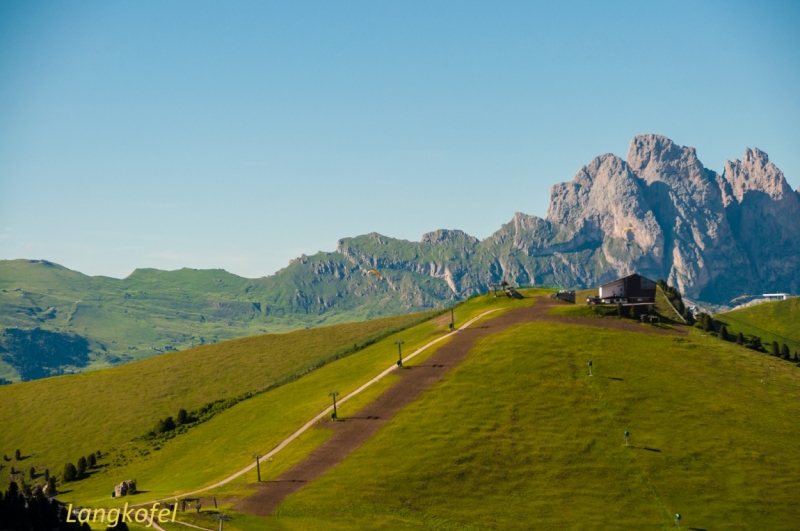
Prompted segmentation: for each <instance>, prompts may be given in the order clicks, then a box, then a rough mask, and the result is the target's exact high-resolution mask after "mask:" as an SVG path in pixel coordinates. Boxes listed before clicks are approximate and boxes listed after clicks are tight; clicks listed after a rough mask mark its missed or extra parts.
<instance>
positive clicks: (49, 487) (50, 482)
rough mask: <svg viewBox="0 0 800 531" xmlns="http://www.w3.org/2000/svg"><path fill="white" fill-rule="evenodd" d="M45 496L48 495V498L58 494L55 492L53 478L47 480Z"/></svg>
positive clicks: (54, 480) (54, 479)
mask: <svg viewBox="0 0 800 531" xmlns="http://www.w3.org/2000/svg"><path fill="white" fill-rule="evenodd" d="M47 494H49V495H50V496H54V495H56V494H58V491H56V478H55V477H51V478H50V479H48V480H47Z"/></svg>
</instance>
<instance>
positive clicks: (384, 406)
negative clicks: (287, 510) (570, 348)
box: [234, 298, 676, 516]
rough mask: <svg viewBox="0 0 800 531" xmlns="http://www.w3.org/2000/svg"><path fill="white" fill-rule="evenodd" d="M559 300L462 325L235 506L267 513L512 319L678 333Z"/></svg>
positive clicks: (512, 322) (323, 423) (322, 423)
mask: <svg viewBox="0 0 800 531" xmlns="http://www.w3.org/2000/svg"><path fill="white" fill-rule="evenodd" d="M558 304H561V303H560V302H557V301H553V300H552V299H547V298H542V299H541V300H539V301H537V303H536V304H535V305H533V306H531V307H529V308H520V309H517V310H512V311H509V312H507V313H504V314H502V315H500V316H499V317H496V318H494V319H491V320H489V321H486V322H484V323H482V324H480V325H477V326H475V327H474V328H467V329H462V330H461V332H460V333H459V334H457V335H455V337H453V339H452V340H451V341H450V342H449V343H447V344H446V345H444V346H442V347H440V348H439V350H438V351H436V353H434V354H433V355H432V356H431V357H430V358H429V359H428V361H427V362H425V363H424V364H423V365H417V366H415V367H411V368H405V369H398V370H397V374H399V375H400V376H401V379H400V381H398V382H397V383H396V384H394V385H393V386H392V387H390V388H389V389H387V390H386V391H385V392H384V393H383V394H382V395H381V396H379V397H378V398H377V399H376V400H374V401H373V402H372V403H370V404H369V405H367V406H366V407H365V408H364V409H362V410H361V411H360V412H358V416H357V417H350V418H347V419H344V420H343V421H339V422H333V421H331V420H328V419H326V420H321V421H320V422H319V423H318V424H317V425H319V426H324V427H325V428H333V429H334V430H336V431H335V433H334V434H333V435H332V436H331V438H330V439H328V440H327V441H326V442H325V443H323V444H322V446H320V447H319V448H317V449H316V450H315V451H313V452H312V453H311V454H310V455H309V456H308V457H307V458H306V459H304V460H303V461H301V462H300V463H298V464H297V465H295V466H294V467H292V468H291V469H289V470H287V471H286V472H284V473H283V474H282V475H281V476H280V477H278V479H276V480H274V481H269V482H264V483H260V484H256V485H254V486H255V487H256V488H257V489H258V492H256V493H255V494H253V495H251V496H249V497H247V498H245V499H243V500H242V501H240V502H239V503H238V504H236V505H235V506H234V510H236V511H242V512H247V513H251V514H257V515H260V516H269V515H271V514H272V513H273V512H275V509H277V507H278V505H280V503H281V502H282V501H283V500H284V499H286V498H287V497H288V496H289V495H290V494H293V493H295V492H297V491H299V490H300V489H302V488H303V487H304V486H305V485H307V484H308V483H309V482H311V481H313V480H314V479H316V478H318V477H319V476H321V475H322V474H324V473H325V472H327V471H328V470H330V469H331V468H333V467H334V466H336V465H337V464H338V463H340V462H341V461H342V460H343V459H344V458H345V457H347V456H348V455H349V454H350V453H351V452H353V451H354V450H355V449H357V448H358V447H359V446H361V445H362V444H363V443H364V442H366V441H367V440H368V439H369V438H370V437H372V436H373V435H374V434H375V432H377V431H378V429H379V428H380V427H381V426H382V425H383V424H385V423H386V422H387V421H388V420H389V419H391V418H392V417H393V416H394V415H395V413H397V412H398V411H399V410H400V409H402V408H403V407H405V406H407V405H408V404H410V403H411V402H413V401H414V400H415V399H416V398H418V397H419V396H420V395H421V394H422V392H423V391H425V390H426V389H428V388H429V387H431V386H432V385H433V384H434V383H436V382H438V381H440V380H441V379H442V378H443V377H444V375H445V374H446V373H447V371H448V370H449V369H450V368H451V367H453V366H455V365H457V364H458V363H459V362H460V361H461V360H463V359H464V358H465V357H466V356H467V354H469V352H470V350H471V349H472V347H473V346H474V345H475V342H476V341H477V340H478V339H480V338H482V337H485V336H487V335H489V334H495V333H497V332H500V331H502V330H505V329H507V328H508V327H510V326H513V325H516V324H520V323H525V322H535V321H540V322H554V323H568V324H581V325H588V326H596V327H599V328H612V329H616V330H625V331H631V332H640V333H642V332H644V333H655V334H676V332H675V331H672V330H664V329H659V328H655V327H650V326H643V325H640V324H638V323H635V322H629V321H624V320H618V319H592V318H581V317H567V316H558V315H548V314H547V312H548V311H549V310H550V309H551V308H553V307H554V306H555V305H558Z"/></svg>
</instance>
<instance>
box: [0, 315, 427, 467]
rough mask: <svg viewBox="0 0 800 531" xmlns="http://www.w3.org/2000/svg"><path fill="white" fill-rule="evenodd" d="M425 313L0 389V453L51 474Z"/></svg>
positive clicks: (301, 370) (308, 367)
mask: <svg viewBox="0 0 800 531" xmlns="http://www.w3.org/2000/svg"><path fill="white" fill-rule="evenodd" d="M430 315H431V314H412V315H403V316H397V317H387V318H383V319H376V320H372V321H365V322H361V323H348V324H341V325H336V326H329V327H319V328H312V329H310V330H299V331H295V332H289V333H283V334H264V335H260V336H255V337H248V338H240V339H234V340H230V341H225V342H222V343H218V344H215V345H205V346H199V347H195V348H192V349H189V350H186V351H183V352H171V353H166V354H163V355H161V356H157V357H154V358H149V359H146V360H141V361H138V362H134V363H129V364H126V365H123V366H120V367H114V368H111V369H107V370H104V371H93V372H87V373H83V374H76V375H65V376H58V377H53V378H46V379H41V380H35V381H31V382H22V383H18V384H14V385H6V386H0V425H2V426H4V429H2V430H0V455H2V454H7V455H9V456H11V455H13V454H14V451H15V450H16V449H17V448H19V449H21V451H22V454H23V455H30V456H31V457H30V459H27V460H25V461H23V462H22V463H20V464H19V465H17V467H16V468H17V469H19V468H20V467H21V466H22V465H24V467H25V470H27V469H28V468H30V467H31V466H35V467H36V468H37V469H38V470H44V469H45V468H49V469H50V470H51V471H52V472H54V473H56V472H58V473H60V472H61V470H62V468H63V466H64V463H66V462H67V461H72V462H73V463H74V462H76V461H77V459H78V458H79V457H80V456H83V455H86V454H88V453H91V452H95V451H97V450H101V451H103V452H107V451H109V450H111V449H112V448H115V447H117V446H119V445H123V444H126V443H129V442H130V441H131V439H133V438H136V437H139V436H142V435H145V434H146V433H147V432H148V431H149V430H151V429H153V428H154V427H155V426H156V423H157V421H158V420H159V419H161V418H165V417H167V416H176V415H177V413H178V411H179V409H186V410H187V411H192V410H196V409H199V408H201V407H203V406H204V405H206V404H209V403H211V402H214V401H217V400H222V399H233V398H236V397H241V396H242V395H244V394H246V393H249V392H257V391H260V390H263V389H265V388H268V387H269V386H271V385H274V384H280V383H282V382H287V381H291V380H293V379H294V378H296V377H299V376H301V375H303V374H306V373H309V374H310V373H312V371H313V370H314V369H315V367H319V366H321V365H322V364H324V363H325V362H329V361H331V358H333V357H336V356H345V355H348V354H351V353H352V352H354V351H356V350H358V349H362V348H363V347H365V346H368V345H369V344H371V343H372V342H374V341H376V340H378V339H380V338H381V337H383V336H386V335H387V334H391V333H394V332H397V331H398V330H402V329H404V328H407V327H408V326H410V325H413V324H415V323H418V322H420V321H421V320H427V319H428V318H429V317H430ZM317 370H319V369H317ZM267 394H268V393H267ZM196 429H198V428H192V430H196ZM190 431H191V430H190ZM11 464H13V463H10V464H9V467H7V468H5V469H4V470H2V471H0V478H3V479H5V480H8V473H9V472H10V465H11Z"/></svg>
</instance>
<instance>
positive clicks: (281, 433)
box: [0, 297, 533, 504]
mask: <svg viewBox="0 0 800 531" xmlns="http://www.w3.org/2000/svg"><path fill="white" fill-rule="evenodd" d="M531 303H533V299H526V300H524V301H512V300H509V299H505V298H501V299H493V298H491V297H488V298H487V297H481V298H476V299H472V300H470V301H468V302H467V303H465V304H463V305H461V306H459V307H458V308H457V309H456V311H455V318H456V322H457V323H460V322H463V321H464V320H466V319H468V318H470V317H471V316H473V315H476V314H477V313H480V312H482V311H485V310H486V309H489V308H503V307H509V306H512V305H513V306H520V305H524V304H531ZM390 319H391V320H399V319H401V318H390ZM375 322H376V321H372V322H371V323H375ZM448 322H449V315H443V316H440V317H438V318H436V319H433V320H432V321H428V322H426V323H423V324H421V325H417V326H415V327H413V328H411V329H408V330H405V331H404V332H402V333H399V334H395V335H394V336H390V337H388V338H386V339H384V340H382V341H380V342H378V343H377V344H375V345H372V346H371V347H368V348H366V349H363V350H361V351H359V352H357V353H355V354H352V355H350V356H348V357H346V358H344V359H342V360H339V361H336V362H333V363H330V364H328V365H326V366H324V367H322V368H320V369H317V370H316V371H314V372H311V373H310V374H308V375H306V376H304V377H303V378H302V379H300V380H297V381H294V382H292V383H289V384H286V385H284V386H282V387H279V388H277V389H274V390H271V391H269V392H266V393H263V394H261V395H258V396H256V397H254V398H251V399H249V400H246V401H244V402H240V403H239V404H237V405H236V406H234V407H233V408H231V409H228V410H226V411H225V412H223V413H221V414H219V415H217V416H216V417H214V418H213V419H211V420H210V421H208V422H206V423H204V424H201V425H200V426H197V427H195V428H192V429H191V430H190V431H189V432H188V433H186V434H182V435H179V436H178V437H176V438H174V439H172V440H170V441H168V442H166V443H163V442H160V443H155V444H154V443H151V442H145V441H137V442H132V443H127V444H120V442H126V441H128V440H129V439H130V437H131V436H132V435H139V434H140V433H142V431H143V430H144V429H149V428H150V427H151V424H152V422H153V421H154V420H155V418H158V417H159V416H163V415H165V414H167V413H169V414H174V413H175V411H174V410H176V408H177V407H181V406H180V405H179V403H180V402H186V401H187V400H186V399H188V397H190V396H193V395H194V396H197V397H199V398H200V399H201V401H202V402H206V401H208V399H209V398H210V396H209V393H208V392H205V390H204V388H203V387H202V386H199V385H198V386H195V385H185V386H182V387H180V388H176V387H173V385H176V384H178V385H180V381H181V379H180V378H170V381H169V382H165V385H164V387H159V388H158V389H156V390H154V391H152V392H151V393H150V397H149V398H148V400H136V398H135V393H134V395H130V394H125V393H122V394H121V395H119V396H122V397H123V398H122V402H121V403H120V404H119V406H115V405H114V404H113V402H112V403H111V407H109V406H107V405H106V406H104V407H99V406H98V407H97V408H95V409H94V414H93V416H92V418H91V419H84V418H83V416H84V415H85V412H86V411H87V409H85V408H81V407H79V406H78V405H77V404H78V403H80V400H78V401H76V402H73V404H72V409H73V410H75V411H76V415H77V416H78V417H79V420H78V421H77V422H75V423H69V424H67V425H66V426H64V427H61V428H60V431H59V432H58V434H57V437H54V438H53V440H54V441H60V442H61V443H64V442H65V441H66V442H68V444H66V445H64V446H66V447H68V448H61V447H59V448H55V447H52V446H48V449H47V451H37V450H34V453H35V455H34V457H33V458H31V459H30V460H27V461H25V462H23V465H24V466H25V467H26V468H28V467H30V466H31V465H30V464H31V463H33V464H37V467H39V468H44V466H45V465H47V466H50V467H51V470H55V471H60V469H61V466H63V462H64V461H65V460H66V459H70V460H72V461H75V460H76V459H77V457H79V456H80V455H82V454H84V453H86V452H88V451H92V450H95V449H96V448H97V447H100V448H101V449H103V450H108V449H109V447H108V446H104V441H108V437H109V433H114V437H115V440H116V441H118V445H117V446H116V447H114V448H113V450H112V451H111V454H110V455H109V456H108V457H105V458H104V459H103V460H102V461H101V463H102V464H106V465H109V466H107V467H105V468H103V469H101V470H100V471H98V472H97V473H95V474H94V475H93V476H92V477H91V478H89V479H85V480H82V481H80V482H77V483H74V484H70V485H69V486H68V490H70V489H71V490H70V491H69V492H66V493H64V495H62V496H60V499H63V500H64V501H67V502H70V501H76V502H80V503H96V504H107V503H108V501H107V500H108V491H109V488H110V487H111V486H113V485H114V484H116V483H118V482H119V481H121V480H122V479H126V478H136V479H137V480H138V481H139V484H140V488H142V489H144V490H146V491H148V492H147V493H146V494H143V495H141V496H140V497H138V498H137V497H134V498H131V501H135V500H136V499H152V498H153V497H156V496H162V495H171V494H173V493H175V492H177V491H186V490H189V489H193V488H197V487H200V486H203V485H205V484H208V483H211V482H213V481H216V480H219V479H222V478H224V477H226V476H227V475H229V474H230V473H232V472H233V471H235V470H237V469H239V468H242V467H243V466H245V465H247V464H249V462H250V461H251V455H252V453H253V452H256V451H260V452H262V453H264V452H266V451H267V450H269V449H271V448H273V447H274V446H275V445H277V443H278V442H280V440H282V439H283V438H285V437H286V436H288V435H289V434H291V433H292V432H293V431H294V430H295V429H297V428H298V427H300V426H301V425H302V424H303V423H304V422H305V421H307V420H308V419H309V418H311V417H312V416H313V415H315V414H316V413H318V412H319V411H321V410H322V409H324V408H325V407H326V406H327V405H328V402H329V400H330V399H329V397H328V396H327V394H328V391H330V390H331V389H336V390H338V391H340V393H341V394H342V396H344V395H345V394H346V393H348V392H350V391H352V390H353V389H355V388H356V387H358V386H359V385H361V384H362V383H363V382H365V381H367V380H369V379H370V378H372V377H373V376H374V375H375V374H377V373H378V372H380V371H381V370H383V369H385V368H386V367H387V366H389V365H391V364H392V362H393V361H394V360H395V359H396V355H397V350H396V346H395V345H394V343H393V341H394V340H395V339H396V338H397V337H402V339H404V340H405V341H406V343H405V345H404V348H405V351H406V352H411V350H412V349H414V348H416V347H417V346H420V345H422V344H425V343H427V342H429V341H430V340H431V339H433V338H435V337H436V336H438V335H440V334H442V333H443V332H444V331H445V330H446V329H447V323H448ZM368 324H369V323H360V324H357V325H356V324H354V325H346V327H356V326H366V325H368ZM341 328H343V327H340V326H337V327H331V328H321V329H312V330H308V331H303V332H295V333H293V334H286V335H285V336H292V335H298V336H306V335H309V334H313V335H315V337H322V338H326V340H329V339H330V337H329V334H330V332H331V331H336V330H339V329H341ZM267 337H269V336H267ZM256 339H258V338H247V339H240V340H235V341H231V342H226V343H222V344H219V345H215V346H210V347H205V348H208V349H215V348H221V347H225V346H227V345H234V344H238V345H240V346H242V347H245V346H247V345H248V342H251V341H254V340H256ZM194 350H202V349H194ZM191 352H192V351H187V352H181V353H175V354H168V355H164V356H160V357H158V358H152V359H149V360H145V361H141V362H138V363H133V364H128V365H125V366H123V367H119V368H116V369H111V370H109V371H101V372H97V373H87V374H84V375H78V376H74V377H65V378H50V379H46V380H40V381H36V382H29V383H26V384H21V385H19V386H17V385H15V386H11V388H10V389H14V388H17V389H21V388H28V389H33V388H34V387H35V386H37V385H38V386H41V387H39V388H38V389H39V392H32V393H30V399H31V400H33V399H34V397H36V396H48V397H50V396H53V401H54V402H57V394H58V393H57V392H55V390H54V389H53V388H52V387H51V386H52V385H53V382H59V381H68V382H72V383H74V382H76V381H78V380H79V379H83V380H81V381H90V379H91V378H98V377H100V376H102V375H104V374H112V373H114V372H115V371H116V375H115V377H112V378H110V381H111V382H114V381H131V382H134V383H133V384H132V385H133V386H134V387H137V386H141V385H142V382H143V381H147V379H146V378H143V375H142V374H137V375H135V376H134V375H133V374H129V373H128V372H126V371H131V370H132V369H135V368H137V367H140V366H149V365H152V364H155V363H158V362H161V360H168V359H173V360H175V362H176V363H175V364H174V365H173V366H172V367H173V368H176V369H177V368H178V367H183V366H190V365H191V364H190V363H189V362H188V360H186V356H187V354H190V353H191ZM247 356H249V357H250V358H251V359H252V358H254V357H258V356H259V353H258V352H257V351H254V350H251V349H248V348H242V349H241V353H240V357H247ZM156 372H159V371H156ZM231 372H237V373H238V376H233V375H232V376H230V377H228V376H227V374H226V373H231ZM249 372H250V371H249V370H248V365H247V364H241V363H239V364H237V363H229V364H227V365H226V366H224V367H220V366H216V367H214V366H212V367H211V371H210V373H209V375H210V376H212V377H213V375H215V374H216V375H219V376H222V375H225V377H226V380H227V381H228V385H227V387H225V388H224V389H225V390H226V394H225V396H230V395H228V394H227V392H229V391H231V390H232V389H231V386H232V385H233V382H238V381H239V380H241V379H242V378H255V380H258V378H257V377H256V376H257V375H252V374H249ZM245 375H246V376H245ZM387 383H388V382H387ZM208 385H209V388H210V389H213V388H214V386H215V385H217V384H216V383H208ZM67 388H69V389H73V391H75V389H74V385H70V386H68V387H67ZM67 388H65V391H66V389H67ZM82 388H83V387H82V386H81V387H79V388H78V389H82ZM128 390H129V391H130V389H128ZM218 390H219V388H218ZM2 391H3V390H2V389H0V392H2ZM77 392H78V394H81V392H80V391H77ZM165 393H170V397H171V399H170V401H169V406H168V409H163V408H162V410H163V412H157V411H155V408H153V407H152V404H151V403H153V402H154V401H155V402H158V401H159V400H161V399H162V398H163V397H162V395H164V394H165ZM81 396H83V397H84V402H87V401H88V396H94V395H87V394H81ZM3 398H4V397H3V395H2V394H0V404H7V403H9V402H10V401H16V400H11V399H10V397H7V398H9V400H5V399H3ZM148 404H150V406H149V407H148ZM128 405H136V407H137V408H140V409H141V411H140V413H141V414H143V415H145V417H146V418H147V419H149V420H148V421H147V422H146V423H141V422H140V423H139V429H138V430H130V429H129V427H128V425H127V423H125V422H120V419H116V420H114V422H115V423H117V427H116V430H127V431H125V433H126V435H125V436H122V435H121V434H120V433H116V432H115V429H108V428H106V427H103V426H101V425H100V424H98V423H102V422H106V421H107V419H115V418H116V415H118V414H119V415H121V416H125V415H128V413H127V412H126V410H127V409H128ZM354 405H357V404H354ZM183 407H186V406H183ZM348 407H349V406H347V405H346V406H345V409H344V410H343V411H344V413H345V414H346V413H347V408H348ZM3 410H5V407H3ZM89 411H92V408H89ZM37 413H38V414H39V415H40V416H41V417H43V418H42V421H41V422H47V423H49V425H58V424H59V423H60V422H61V419H60V415H58V414H52V412H51V410H49V409H44V410H38V411H37ZM17 414H18V415H19V416H20V417H24V416H26V412H25V411H18V412H17ZM128 432H131V433H128ZM39 433H40V432H39V430H38V429H36V428H34V429H22V427H20V429H19V430H18V429H14V430H12V431H10V434H9V435H8V436H7V439H6V441H5V442H4V445H3V446H4V447H8V448H9V450H8V453H12V452H13V449H14V448H16V447H17V446H21V447H22V448H23V454H26V453H28V448H36V447H37V445H41V444H43V442H42V441H40V440H39V439H40V437H39V436H38V434H39ZM324 439H325V437H322V438H320V437H318V436H314V437H310V438H309V440H310V441H311V443H310V444H311V446H309V448H308V450H307V451H311V450H312V449H313V448H314V447H316V445H318V444H321V443H322V442H323V441H324ZM20 440H23V441H26V443H27V444H28V445H30V446H26V445H22V444H18V443H17V441H20ZM292 446H296V445H292ZM301 446H302V444H301ZM156 447H158V448H157V449H156ZM290 448H291V447H290ZM289 450H290V449H289V448H287V451H286V453H282V454H281V455H280V456H279V458H276V463H275V464H276V466H278V467H280V466H281V465H283V464H285V461H283V460H284V459H288V458H290V456H291V455H292V451H295V450H292V451H289ZM0 451H2V450H0ZM299 455H300V456H302V455H305V454H303V453H302V452H300V454H299ZM52 462H55V463H56V465H52V464H51V463H52ZM18 468H19V467H18ZM276 470H277V469H276ZM7 472H8V469H6V470H5V471H4V473H6V474H7ZM246 479H247V478H246ZM247 480H248V481H250V479H247Z"/></svg>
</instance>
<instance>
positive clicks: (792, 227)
mask: <svg viewBox="0 0 800 531" xmlns="http://www.w3.org/2000/svg"><path fill="white" fill-rule="evenodd" d="M718 182H719V186H720V189H721V190H722V194H723V202H724V203H725V206H726V210H727V213H728V219H729V220H730V223H731V228H732V231H733V235H734V239H735V240H736V241H737V242H739V245H740V246H741V247H742V249H743V250H744V251H745V253H746V254H747V257H748V261H749V263H750V268H751V270H752V275H753V277H755V278H756V279H758V281H759V284H758V286H756V287H760V288H761V289H760V290H759V289H753V290H752V292H753V293H756V292H758V291H791V292H797V291H798V289H799V288H800V278H798V271H800V226H798V225H800V194H799V193H798V192H795V191H794V190H792V189H791V187H790V186H789V183H787V182H786V179H785V177H784V175H783V173H782V172H781V171H780V170H779V169H778V168H777V167H775V165H774V164H772V163H771V162H770V161H769V157H768V156H767V154H766V153H764V152H763V151H760V150H758V149H752V150H751V149H746V150H745V152H744V155H743V156H742V160H741V161H740V160H734V161H728V162H727V163H726V164H725V171H724V172H723V174H722V175H721V176H720V177H719V178H718Z"/></svg>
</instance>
